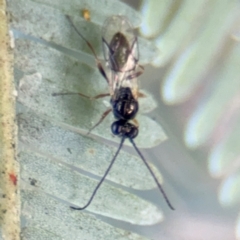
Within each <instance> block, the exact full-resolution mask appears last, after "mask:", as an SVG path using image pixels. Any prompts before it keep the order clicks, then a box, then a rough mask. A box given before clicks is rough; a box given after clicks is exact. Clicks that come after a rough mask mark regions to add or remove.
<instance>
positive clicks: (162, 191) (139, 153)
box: [129, 138, 175, 210]
mask: <svg viewBox="0 0 240 240" xmlns="http://www.w3.org/2000/svg"><path fill="white" fill-rule="evenodd" d="M129 141H130V142H131V143H132V145H133V147H134V148H135V150H136V152H137V153H138V155H139V156H140V157H141V159H142V160H143V162H144V163H145V165H146V167H147V169H148V170H149V172H150V173H151V175H152V177H153V179H154V180H155V182H156V184H157V186H158V188H159V190H160V192H161V193H162V195H163V197H164V199H165V201H166V203H167V205H168V206H169V208H170V209H172V210H175V209H174V207H173V206H172V204H171V203H170V201H169V199H168V197H167V195H166V193H165V192H164V190H163V188H162V186H161V184H160V183H159V182H158V180H157V178H156V176H155V174H154V173H153V171H152V169H151V168H150V166H149V164H148V163H147V161H146V159H145V158H144V157H143V155H142V153H141V152H140V150H139V149H138V147H137V145H136V144H135V142H134V141H133V139H131V138H129Z"/></svg>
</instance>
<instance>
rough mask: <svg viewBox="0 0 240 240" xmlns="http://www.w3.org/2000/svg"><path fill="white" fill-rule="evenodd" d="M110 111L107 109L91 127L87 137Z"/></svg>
mask: <svg viewBox="0 0 240 240" xmlns="http://www.w3.org/2000/svg"><path fill="white" fill-rule="evenodd" d="M111 111H112V108H109V109H107V110H106V111H105V112H104V113H103V114H102V116H101V118H100V119H99V121H98V122H97V123H96V124H95V125H94V126H93V127H91V128H90V129H89V130H88V132H87V135H88V134H89V133H90V132H91V131H92V130H93V129H94V128H95V127H97V126H98V125H99V124H100V123H101V122H102V121H103V120H104V119H105V118H106V117H107V115H108V114H109V113H110V112H111Z"/></svg>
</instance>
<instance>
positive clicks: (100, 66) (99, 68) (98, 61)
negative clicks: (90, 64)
mask: <svg viewBox="0 0 240 240" xmlns="http://www.w3.org/2000/svg"><path fill="white" fill-rule="evenodd" d="M66 18H67V19H68V21H69V23H70V25H71V26H72V27H73V29H74V30H75V31H76V33H77V34H78V35H79V36H80V37H81V38H82V39H83V40H84V41H85V43H86V44H87V45H88V47H89V48H90V50H91V51H92V54H93V55H94V58H95V61H96V65H97V68H98V70H99V72H100V73H101V74H102V76H103V77H104V78H105V80H106V81H107V83H108V84H109V83H110V81H109V79H108V76H107V74H106V72H105V70H104V68H103V66H102V64H101V62H100V60H99V58H98V57H97V54H96V52H95V50H94V48H93V46H92V44H91V43H90V42H89V41H88V40H87V39H86V38H85V37H84V36H83V35H82V34H81V33H80V32H79V31H78V29H77V28H76V27H75V25H74V24H73V22H72V20H71V18H70V17H69V16H68V15H66Z"/></svg>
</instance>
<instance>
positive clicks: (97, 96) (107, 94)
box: [52, 92, 110, 100]
mask: <svg viewBox="0 0 240 240" xmlns="http://www.w3.org/2000/svg"><path fill="white" fill-rule="evenodd" d="M62 95H79V96H81V97H84V98H87V99H90V100H94V99H98V98H103V97H108V96H110V93H102V94H99V95H96V96H94V97H90V96H87V95H85V94H82V93H74V92H61V93H52V96H54V97H55V96H62Z"/></svg>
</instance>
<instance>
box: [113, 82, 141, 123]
mask: <svg viewBox="0 0 240 240" xmlns="http://www.w3.org/2000/svg"><path fill="white" fill-rule="evenodd" d="M111 104H112V108H113V114H114V116H115V118H117V119H123V120H130V119H133V118H135V116H136V114H137V112H138V102H137V101H136V100H135V99H134V97H133V95H132V92H131V89H130V88H128V87H127V88H123V87H122V88H120V89H118V92H117V94H116V96H115V98H114V99H112V100H111Z"/></svg>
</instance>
